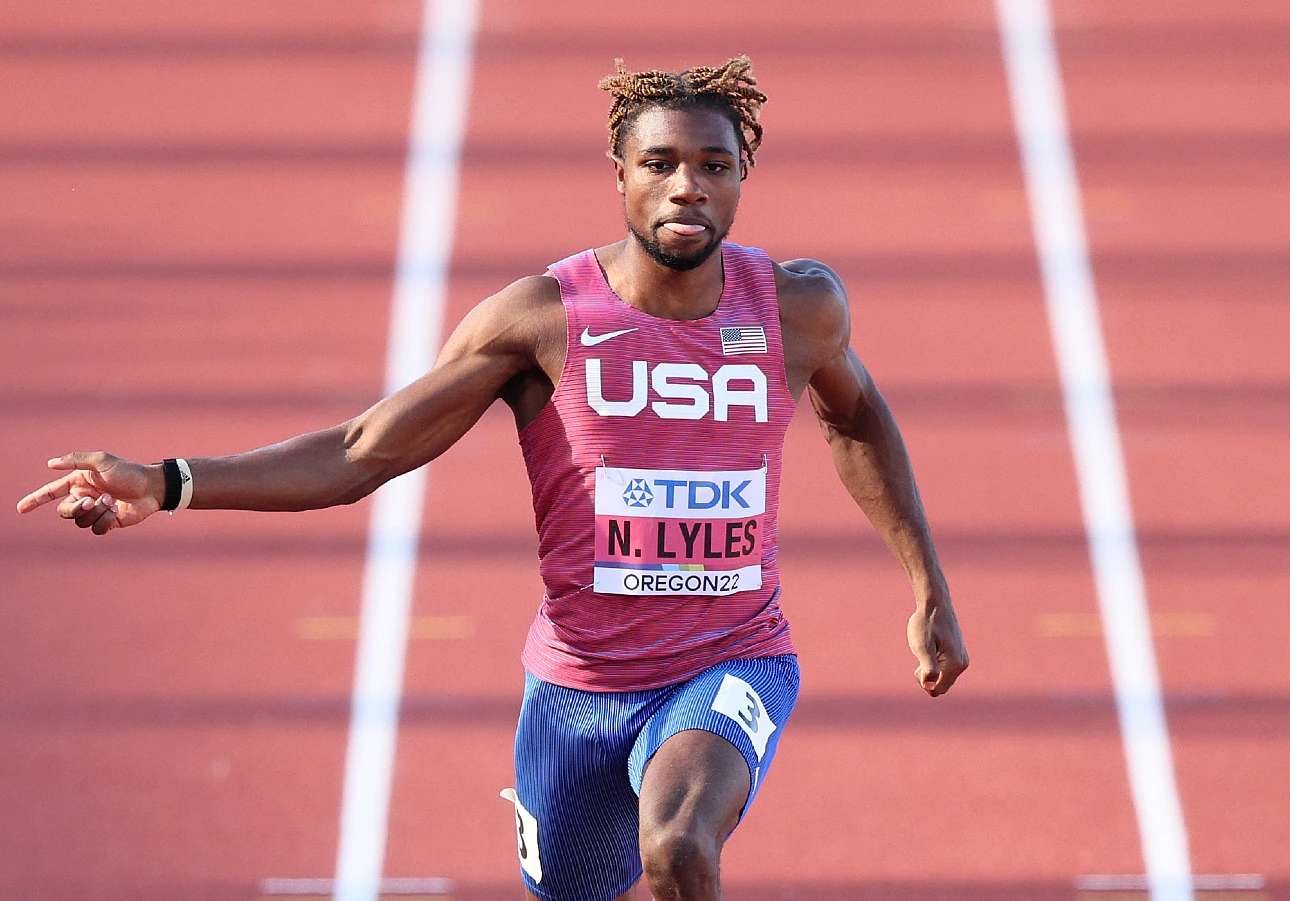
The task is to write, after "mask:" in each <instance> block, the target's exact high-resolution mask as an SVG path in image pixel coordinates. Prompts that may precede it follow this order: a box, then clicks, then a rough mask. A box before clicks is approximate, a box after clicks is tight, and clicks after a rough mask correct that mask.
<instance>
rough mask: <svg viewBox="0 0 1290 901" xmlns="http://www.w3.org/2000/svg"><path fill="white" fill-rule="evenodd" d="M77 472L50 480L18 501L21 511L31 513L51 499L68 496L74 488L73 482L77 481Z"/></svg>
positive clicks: (19, 510)
mask: <svg viewBox="0 0 1290 901" xmlns="http://www.w3.org/2000/svg"><path fill="white" fill-rule="evenodd" d="M75 479H76V474H75V473H73V474H72V475H69V476H63V477H62V478H61V479H59V480H58V481H56V482H50V483H49V484H48V485H45V486H44V487H43V488H39V489H37V490H36V491H33V492H32V493H31V494H29V495H27V496H26V497H24V498H23V499H22V500H20V501H18V512H19V513H30V512H31V511H32V510H35V509H36V508H37V507H43V506H44V505H45V504H48V503H49V502H50V501H56V500H58V499H59V498H60V497H66V496H67V495H68V493H69V492H70V491H71V490H72V482H73V481H75Z"/></svg>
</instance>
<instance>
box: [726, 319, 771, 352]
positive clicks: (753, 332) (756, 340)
mask: <svg viewBox="0 0 1290 901" xmlns="http://www.w3.org/2000/svg"><path fill="white" fill-rule="evenodd" d="M721 352H722V353H723V354H726V355H727V356H729V355H731V354H764V353H766V330H765V329H764V328H762V327H761V326H760V325H741V326H737V327H731V328H723V329H722V330H721Z"/></svg>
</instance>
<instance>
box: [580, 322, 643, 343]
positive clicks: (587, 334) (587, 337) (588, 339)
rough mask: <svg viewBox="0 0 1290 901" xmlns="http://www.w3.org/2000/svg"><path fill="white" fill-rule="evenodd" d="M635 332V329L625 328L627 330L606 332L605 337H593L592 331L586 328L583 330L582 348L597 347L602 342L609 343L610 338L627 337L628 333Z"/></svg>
mask: <svg viewBox="0 0 1290 901" xmlns="http://www.w3.org/2000/svg"><path fill="white" fill-rule="evenodd" d="M638 328H639V326H638ZM634 331H636V329H634V328H625V329H619V330H618V331H616V332H605V333H604V334H603V335H593V334H591V329H589V328H584V329H583V330H582V339H581V340H582V346H583V347H595V346H596V345H597V344H599V343H600V342H602V341H608V340H609V339H610V338H617V337H618V336H619V335H625V334H627V333H628V332H634Z"/></svg>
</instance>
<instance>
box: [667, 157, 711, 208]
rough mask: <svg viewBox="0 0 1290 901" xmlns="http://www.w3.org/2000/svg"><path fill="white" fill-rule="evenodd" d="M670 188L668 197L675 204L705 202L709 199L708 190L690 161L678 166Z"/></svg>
mask: <svg viewBox="0 0 1290 901" xmlns="http://www.w3.org/2000/svg"><path fill="white" fill-rule="evenodd" d="M668 188H669V190H668V199H669V200H671V201H672V202H673V203H675V204H695V203H705V202H707V199H708V192H707V191H705V190H704V189H703V185H702V184H701V183H700V182H699V179H698V178H697V177H696V172H695V169H694V167H693V166H690V165H689V164H688V163H682V164H681V165H679V166H677V167H676V172H675V173H673V175H672V183H671V184H670V185H669V186H668Z"/></svg>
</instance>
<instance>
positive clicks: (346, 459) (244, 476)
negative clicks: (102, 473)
mask: <svg viewBox="0 0 1290 901" xmlns="http://www.w3.org/2000/svg"><path fill="white" fill-rule="evenodd" d="M351 429H352V426H351V425H350V424H348V423H346V424H344V425H339V426H335V427H333V428H330V429H324V430H323V431H320V432H311V433H309V434H306V435H300V436H297V437H295V438H291V439H289V440H287V441H282V442H279V443H278V444H273V445H269V446H268V447H261V448H258V449H256V450H252V451H247V452H246V453H241V454H233V455H231V456H226V457H197V458H193V457H189V458H188V465H189V467H190V468H191V470H192V474H193V497H192V502H191V504H190V506H191V507H192V508H194V509H206V510H266V511H294V510H316V509H319V508H322V507H331V506H335V505H337V504H347V503H353V502H354V501H356V500H358V499H359V498H361V497H364V496H365V495H367V494H369V493H370V492H371V491H372V490H374V489H375V488H376V487H377V485H379V484H380V483H381V481H384V478H383V477H382V472H381V469H380V467H379V466H377V465H374V464H373V463H371V462H368V461H364V460H362V459H361V458H359V459H356V458H355V457H354V455H353V454H352V453H351V452H350V447H349V446H348V445H349V442H348V441H347V434H348V432H349V431H350V430H351ZM149 480H150V483H151V484H152V485H153V487H154V490H155V491H158V492H161V494H164V491H165V482H164V477H163V475H162V473H161V467H160V466H152V467H149ZM161 494H158V495H157V496H158V497H159V498H160V496H161Z"/></svg>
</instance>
